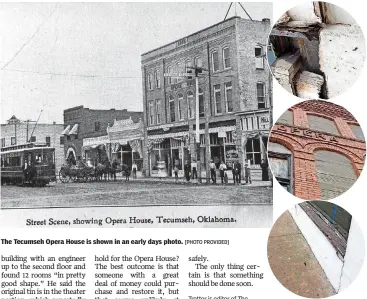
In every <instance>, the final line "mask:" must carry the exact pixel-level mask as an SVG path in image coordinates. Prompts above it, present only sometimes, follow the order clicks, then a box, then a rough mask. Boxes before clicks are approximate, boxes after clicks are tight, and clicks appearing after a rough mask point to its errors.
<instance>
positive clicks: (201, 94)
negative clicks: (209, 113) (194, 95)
mask: <svg viewBox="0 0 367 299" xmlns="http://www.w3.org/2000/svg"><path fill="white" fill-rule="evenodd" d="M204 113H205V111H204V92H203V90H202V89H201V88H199V117H204Z"/></svg>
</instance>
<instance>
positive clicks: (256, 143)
mask: <svg viewBox="0 0 367 299" xmlns="http://www.w3.org/2000/svg"><path fill="white" fill-rule="evenodd" d="M252 141H253V144H254V152H260V140H259V139H253V140H252Z"/></svg>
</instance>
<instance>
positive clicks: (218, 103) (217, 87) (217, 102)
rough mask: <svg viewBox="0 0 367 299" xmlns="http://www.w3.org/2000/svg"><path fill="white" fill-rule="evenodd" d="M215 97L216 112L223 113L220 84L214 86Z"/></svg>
mask: <svg viewBox="0 0 367 299" xmlns="http://www.w3.org/2000/svg"><path fill="white" fill-rule="evenodd" d="M214 98H215V112H216V114H221V113H222V103H221V94H220V85H215V86H214Z"/></svg>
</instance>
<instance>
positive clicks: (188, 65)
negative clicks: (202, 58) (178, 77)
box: [185, 59, 192, 73]
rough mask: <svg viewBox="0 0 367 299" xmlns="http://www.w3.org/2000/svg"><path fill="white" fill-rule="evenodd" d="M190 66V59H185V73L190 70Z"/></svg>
mask: <svg viewBox="0 0 367 299" xmlns="http://www.w3.org/2000/svg"><path fill="white" fill-rule="evenodd" d="M191 67H192V63H191V60H190V59H187V60H186V61H185V72H186V73H187V71H190V70H191Z"/></svg>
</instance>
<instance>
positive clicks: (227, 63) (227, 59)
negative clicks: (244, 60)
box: [223, 48, 231, 68]
mask: <svg viewBox="0 0 367 299" xmlns="http://www.w3.org/2000/svg"><path fill="white" fill-rule="evenodd" d="M223 61H224V68H229V67H231V59H230V54H229V48H224V49H223Z"/></svg>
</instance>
